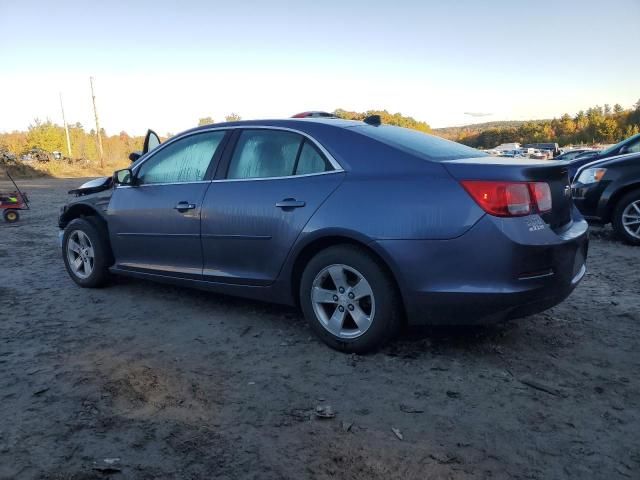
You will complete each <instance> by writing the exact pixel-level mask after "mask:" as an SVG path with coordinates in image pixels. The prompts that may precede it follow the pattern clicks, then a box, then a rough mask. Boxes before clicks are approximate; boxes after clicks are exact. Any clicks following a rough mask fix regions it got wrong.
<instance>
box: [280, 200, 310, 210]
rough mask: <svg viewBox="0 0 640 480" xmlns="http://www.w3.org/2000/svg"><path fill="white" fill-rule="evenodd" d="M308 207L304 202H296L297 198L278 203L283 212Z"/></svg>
mask: <svg viewBox="0 0 640 480" xmlns="http://www.w3.org/2000/svg"><path fill="white" fill-rule="evenodd" d="M305 205H306V203H305V202H303V201H302V200H296V199H295V198H285V199H284V200H281V201H279V202H278V203H276V207H278V208H282V209H283V210H289V209H294V208H302V207H304V206H305Z"/></svg>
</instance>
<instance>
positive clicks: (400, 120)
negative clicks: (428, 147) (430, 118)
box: [333, 108, 431, 133]
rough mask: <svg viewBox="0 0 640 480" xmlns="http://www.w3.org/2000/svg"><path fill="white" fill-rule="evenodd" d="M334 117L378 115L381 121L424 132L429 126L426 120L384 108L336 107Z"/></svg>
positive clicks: (348, 117) (426, 131)
mask: <svg viewBox="0 0 640 480" xmlns="http://www.w3.org/2000/svg"><path fill="white" fill-rule="evenodd" d="M333 114H334V115H335V116H336V117H339V118H344V119H346V120H364V119H365V118H367V117H368V116H370V115H380V120H381V121H382V123H385V124H387V125H395V126H397V127H405V128H412V129H413V130H418V131H420V132H424V133H430V132H431V127H430V126H429V124H428V123H427V122H421V121H420V120H416V119H415V118H413V117H407V116H405V115H402V114H401V113H389V112H387V111H386V110H367V111H366V112H349V111H347V110H343V109H341V108H338V109H336V110H334V111H333Z"/></svg>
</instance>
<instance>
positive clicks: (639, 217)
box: [611, 190, 640, 245]
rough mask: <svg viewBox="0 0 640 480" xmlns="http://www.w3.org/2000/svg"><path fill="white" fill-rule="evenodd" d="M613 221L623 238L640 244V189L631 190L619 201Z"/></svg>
mask: <svg viewBox="0 0 640 480" xmlns="http://www.w3.org/2000/svg"><path fill="white" fill-rule="evenodd" d="M611 223H612V224H613V230H614V231H615V232H616V235H617V236H618V237H619V238H620V239H621V240H624V241H625V242H627V243H629V244H631V245H640V190H634V191H632V192H629V193H627V194H626V195H625V196H624V197H622V198H621V199H620V200H619V201H618V203H617V204H616V207H615V209H614V211H613V218H612V222H611Z"/></svg>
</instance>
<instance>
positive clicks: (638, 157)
mask: <svg viewBox="0 0 640 480" xmlns="http://www.w3.org/2000/svg"><path fill="white" fill-rule="evenodd" d="M629 161H632V162H634V161H640V153H636V152H634V153H625V154H623V155H616V156H614V157H607V158H601V159H594V160H593V161H592V162H589V163H586V164H584V165H583V166H582V167H581V168H580V170H584V169H586V168H593V167H608V166H612V165H618V164H621V163H627V162H629Z"/></svg>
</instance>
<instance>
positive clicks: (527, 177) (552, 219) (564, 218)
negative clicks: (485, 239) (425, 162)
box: [442, 157, 573, 230]
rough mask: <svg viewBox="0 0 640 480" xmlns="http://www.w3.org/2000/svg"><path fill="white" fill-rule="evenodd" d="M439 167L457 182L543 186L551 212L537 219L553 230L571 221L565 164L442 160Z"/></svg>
mask: <svg viewBox="0 0 640 480" xmlns="http://www.w3.org/2000/svg"><path fill="white" fill-rule="evenodd" d="M442 165H443V166H444V167H445V168H446V169H447V171H448V172H449V173H450V174H451V175H452V176H453V177H454V178H455V179H456V180H502V181H512V182H546V183H548V184H549V188H550V189H551V198H552V207H551V210H550V211H548V212H545V213H542V214H540V217H541V218H542V219H543V220H544V221H545V223H547V224H548V225H549V226H550V227H551V228H552V229H553V230H558V229H561V228H562V227H563V226H565V225H566V224H567V223H569V222H570V221H571V208H572V206H573V200H572V199H571V187H570V185H569V174H568V168H567V166H566V164H564V162H554V161H553V160H531V159H517V158H500V157H477V158H463V159H458V160H444V161H442Z"/></svg>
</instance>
